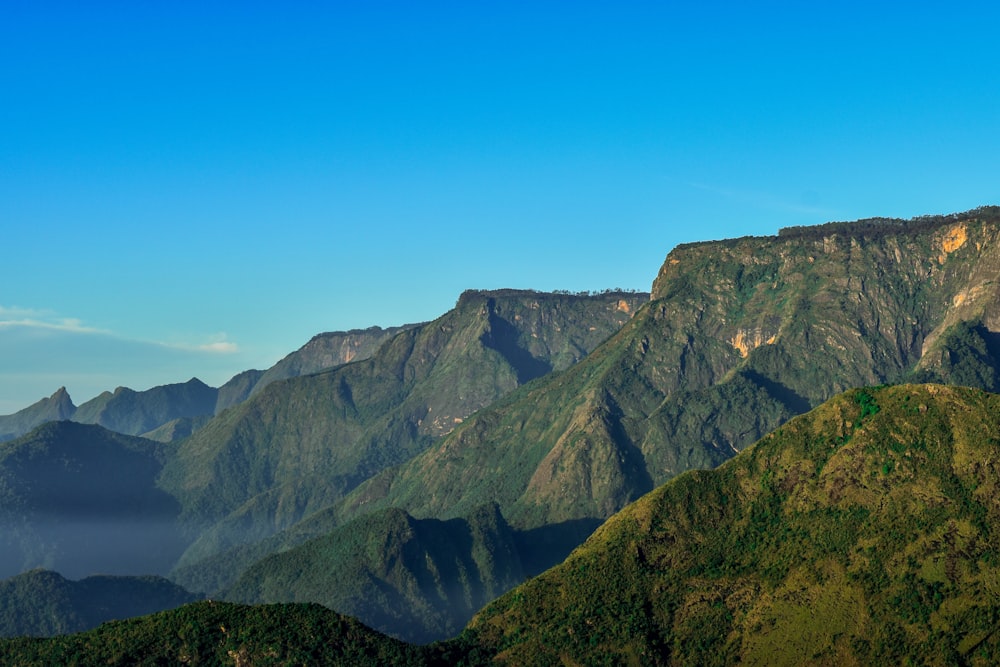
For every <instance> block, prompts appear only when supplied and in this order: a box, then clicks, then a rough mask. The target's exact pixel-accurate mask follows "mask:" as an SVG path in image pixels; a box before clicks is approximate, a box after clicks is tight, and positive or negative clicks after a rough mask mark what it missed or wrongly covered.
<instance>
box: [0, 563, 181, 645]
mask: <svg viewBox="0 0 1000 667" xmlns="http://www.w3.org/2000/svg"><path fill="white" fill-rule="evenodd" d="M197 599H198V597H197V596H195V595H192V594H191V593H189V592H187V591H186V590H184V589H183V588H181V587H180V586H177V585H175V584H172V583H171V582H169V581H167V580H166V579H162V578H159V577H112V576H92V577H87V578H86V579H83V580H81V581H70V580H67V579H64V578H63V577H62V576H60V575H59V574H57V573H55V572H50V571H46V570H33V571H31V572H26V573H24V574H20V575H18V576H16V577H12V578H10V579H6V580H3V581H0V637H14V636H18V635H31V636H48V635H55V634H65V633H70V632H80V631H82V630H89V629H90V628H93V627H96V626H97V625H99V624H101V623H104V622H105V621H110V620H112V619H116V618H128V617H131V616H141V615H143V614H151V613H153V612H157V611H161V610H163V609H171V608H173V607H179V606H180V605H182V604H186V603H188V602H193V601H195V600H197Z"/></svg>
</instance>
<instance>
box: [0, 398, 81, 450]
mask: <svg viewBox="0 0 1000 667" xmlns="http://www.w3.org/2000/svg"><path fill="white" fill-rule="evenodd" d="M74 412H76V406H75V405H73V400H72V399H71V398H70V397H69V392H67V391H66V387H60V388H59V389H58V390H57V391H56V392H55V393H54V394H52V395H51V396H49V397H48V398H43V399H42V400H40V401H38V402H37V403H33V404H32V405H29V406H28V407H26V408H24V409H23V410H19V411H17V412H15V413H14V414H12V415H3V416H0V442H2V441H4V440H13V439H14V438H19V437H21V436H22V435H24V434H25V433H27V432H29V431H31V430H32V429H34V428H36V427H38V426H41V425H42V424H44V423H45V422H51V421H61V420H64V419H70V418H71V417H72V416H73V413H74Z"/></svg>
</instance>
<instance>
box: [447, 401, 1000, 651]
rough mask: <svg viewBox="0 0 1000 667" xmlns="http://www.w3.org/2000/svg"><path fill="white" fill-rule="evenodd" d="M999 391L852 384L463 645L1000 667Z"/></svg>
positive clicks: (521, 598)
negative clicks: (998, 665) (998, 586)
mask: <svg viewBox="0 0 1000 667" xmlns="http://www.w3.org/2000/svg"><path fill="white" fill-rule="evenodd" d="M998 491H1000V396H997V395H994V394H986V393H983V392H981V391H979V390H973V389H959V388H947V387H942V386H935V385H928V386H912V385H904V386H899V387H892V388H882V389H873V390H857V391H852V392H848V393H847V394H846V395H844V396H841V397H838V398H837V399H835V400H833V401H830V402H829V403H827V404H825V405H823V406H822V407H820V408H818V409H816V410H814V411H812V412H810V413H809V414H807V415H805V416H802V417H799V418H797V419H795V420H793V421H792V422H790V423H789V424H787V425H785V426H784V427H782V428H781V429H779V430H778V431H777V432H775V433H773V434H771V435H769V436H768V437H767V438H765V439H764V440H763V441H761V442H760V443H759V444H757V445H756V447H754V448H753V449H751V450H750V451H747V452H745V453H743V454H742V455H740V456H739V457H737V458H736V459H735V460H733V461H731V462H729V463H727V464H726V465H724V466H722V467H720V468H719V469H717V470H713V471H708V472H692V473H689V474H687V475H684V476H682V477H680V478H678V479H676V480H674V481H673V482H671V483H668V484H666V485H664V486H663V487H661V488H659V489H657V490H656V491H655V492H653V493H651V494H650V495H648V496H646V497H644V498H642V499H641V500H640V501H639V502H637V503H635V504H633V505H631V506H629V507H628V508H627V509H626V510H625V511H623V512H621V513H620V514H619V515H617V516H615V517H614V518H613V519H612V520H610V521H608V522H607V524H605V525H604V526H603V527H602V528H601V529H599V530H598V531H597V532H596V533H595V534H594V535H593V537H592V538H591V539H590V540H589V541H588V542H587V543H586V544H584V545H583V546H582V547H581V548H580V549H578V550H577V551H576V552H575V553H574V554H573V555H572V556H571V557H570V558H569V559H567V560H566V562H565V563H563V564H562V565H560V566H558V567H556V568H554V569H553V570H551V571H549V572H547V573H546V574H544V575H542V576H540V577H538V578H536V579H534V580H531V581H529V582H528V583H526V584H525V585H523V586H520V587H518V588H517V589H515V590H513V591H511V592H510V593H508V594H507V595H505V596H503V597H502V598H501V599H500V600H498V601H497V602H495V603H494V604H492V605H490V606H489V607H488V608H487V609H486V610H485V611H483V612H482V613H481V614H480V615H478V616H477V618H476V619H475V620H474V621H473V623H472V624H471V627H470V629H469V631H468V632H467V633H466V635H465V636H464V637H463V641H465V642H466V643H467V644H469V645H477V646H479V647H480V649H481V650H482V649H486V648H488V652H489V653H492V654H495V655H498V656H502V657H503V659H504V660H505V661H508V662H510V663H513V664H559V663H560V662H561V663H563V664H622V663H624V662H629V661H632V662H635V663H637V664H698V665H711V664H720V665H721V664H734V663H737V662H739V663H741V664H761V665H765V664H766V665H779V664H788V665H793V664H804V663H812V664H817V663H819V664H839V665H843V664H907V663H908V662H910V663H912V664H983V665H986V664H995V663H996V661H997V659H1000V634H998V633H997V629H998V628H1000V592H998V591H997V590H996V587H995V582H996V581H997V578H998V576H1000V552H998V550H997V544H998V543H1000V542H998V535H997V532H996V531H997V526H1000V502H998V497H1000V495H998Z"/></svg>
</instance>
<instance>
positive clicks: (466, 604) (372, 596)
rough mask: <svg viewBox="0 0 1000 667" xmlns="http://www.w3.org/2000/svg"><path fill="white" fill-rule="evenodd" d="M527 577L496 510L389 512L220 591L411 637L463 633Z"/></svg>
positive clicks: (271, 560) (263, 565) (265, 564)
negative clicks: (327, 611)
mask: <svg viewBox="0 0 1000 667" xmlns="http://www.w3.org/2000/svg"><path fill="white" fill-rule="evenodd" d="M523 579H524V572H523V570H522V568H521V565H520V558H519V555H518V553H517V549H516V546H515V543H514V534H513V531H511V529H510V527H509V526H507V524H506V522H505V521H504V520H503V517H502V516H501V515H500V513H499V511H498V510H497V508H496V507H495V506H491V507H483V508H480V509H479V510H478V511H476V512H475V513H474V514H473V516H471V517H469V518H467V519H453V520H451V521H438V520H435V519H422V520H418V519H414V518H412V517H410V516H409V515H407V514H406V513H405V512H402V511H400V510H392V509H390V510H386V511H383V512H378V513H375V514H371V515H368V516H366V517H364V518H363V519H359V520H356V521H352V522H349V523H348V524H346V525H344V526H343V527H341V528H337V529H335V530H334V531H333V532H331V533H330V534H328V535H326V536H323V537H320V538H317V539H314V540H310V541H308V542H306V543H304V544H302V545H300V546H298V547H295V548H293V549H291V550H288V551H282V552H280V553H276V554H274V555H271V556H269V557H267V558H265V559H263V560H261V561H260V562H258V563H256V564H255V565H253V566H251V567H250V568H248V569H247V570H246V571H245V572H244V573H243V574H242V576H241V577H240V578H239V580H238V581H237V582H236V583H235V584H234V585H233V586H232V587H230V588H229V589H228V590H226V591H225V592H223V593H222V594H221V595H222V597H224V598H225V599H227V600H232V601H236V602H251V603H261V602H317V603H320V604H323V605H324V606H326V607H328V608H331V609H336V610H337V611H339V612H342V613H347V614H350V615H351V616H354V617H356V618H358V619H359V620H360V621H362V622H363V623H365V624H366V625H368V626H370V627H372V628H375V629H376V630H379V631H380V632H384V633H386V634H389V635H393V636H396V637H399V638H400V639H404V640H407V641H411V642H416V643H427V642H429V641H432V640H436V639H445V638H447V637H450V636H452V635H454V634H456V633H457V632H458V631H459V630H460V629H461V628H462V626H464V625H465V624H466V623H467V622H468V620H469V619H470V618H471V617H472V614H473V613H475V612H476V611H478V610H479V609H480V608H481V607H482V606H483V605H485V604H486V603H487V602H489V601H490V600H492V599H494V598H495V597H497V596H498V595H500V594H501V593H503V592H506V591H507V590H508V589H510V588H512V587H513V586H515V585H516V584H518V583H520V582H521V581H523Z"/></svg>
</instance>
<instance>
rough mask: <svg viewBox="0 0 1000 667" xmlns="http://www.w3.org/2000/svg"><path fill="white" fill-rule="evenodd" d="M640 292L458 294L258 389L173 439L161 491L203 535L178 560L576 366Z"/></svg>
mask: <svg viewBox="0 0 1000 667" xmlns="http://www.w3.org/2000/svg"><path fill="white" fill-rule="evenodd" d="M647 298H648V297H647V295H645V294H626V293H607V294H601V295H595V296H579V295H569V294H545V293H539V292H530V291H517V290H499V291H493V292H466V293H464V294H463V295H462V296H461V298H460V299H459V301H458V303H457V305H456V307H455V309H454V310H452V311H449V312H448V313H447V314H445V315H443V316H442V317H440V318H438V319H437V320H435V321H433V322H430V323H428V324H425V325H421V326H416V327H413V328H410V329H406V330H404V331H402V332H400V333H399V334H397V335H396V336H394V337H393V338H391V339H390V340H388V341H387V342H386V343H384V344H383V345H382V347H381V348H379V351H378V353H377V354H376V355H375V356H373V357H371V358H370V359H366V360H363V361H359V362H354V363H349V364H346V365H344V366H340V367H337V368H334V369H332V370H329V371H325V372H322V373H317V374H314V375H308V376H302V377H298V378H291V379H288V380H283V381H278V382H274V383H272V384H270V385H268V386H267V387H266V388H265V389H264V390H263V391H261V392H260V393H259V394H256V395H254V396H253V397H251V398H250V399H249V400H248V401H246V402H244V403H242V404H240V405H238V406H235V407H233V408H232V409H230V410H227V411H225V412H223V413H222V414H221V415H219V416H218V417H216V418H215V419H213V420H212V421H211V422H209V423H208V424H207V425H206V426H204V427H203V428H201V429H200V430H198V431H197V432H195V433H194V435H192V436H191V437H190V438H188V439H187V440H185V441H183V442H182V443H181V444H180V447H179V450H178V452H177V455H176V456H174V457H173V458H172V459H171V461H170V462H169V463H168V465H167V466H166V467H165V469H164V473H163V475H162V477H161V484H162V485H163V488H165V489H167V490H168V491H169V492H170V493H172V494H173V495H174V496H175V497H177V498H179V499H180V500H181V502H182V503H183V505H184V518H185V520H186V522H187V524H188V526H189V527H191V529H192V531H194V532H195V533H199V534H201V537H200V539H199V540H198V542H197V543H196V544H195V545H194V546H193V547H192V549H191V551H190V552H189V553H188V554H187V555H186V557H185V560H184V563H190V562H193V561H194V560H198V559H200V558H204V557H207V556H210V555H212V554H213V553H216V552H218V551H220V550H222V549H224V548H227V547H229V546H233V545H235V544H239V543H242V542H248V541H253V540H256V539H260V538H262V537H265V536H266V535H268V534H270V533H271V532H274V531H275V530H277V529H281V528H283V527H286V526H288V525H291V524H292V523H293V522H295V521H297V520H298V519H299V518H301V517H302V516H304V515H305V514H306V513H308V512H312V511H315V510H319V509H322V508H324V507H326V506H329V505H330V504H332V503H333V502H335V501H336V500H338V499H339V498H340V497H342V496H343V494H344V493H346V492H348V491H350V490H351V489H352V488H354V487H355V486H356V485H357V484H359V483H361V482H362V481H364V480H365V479H367V478H369V477H371V476H372V475H374V474H376V473H378V472H379V471H380V470H382V469H384V468H386V467H389V466H392V465H397V464H399V463H402V462H404V461H406V460H408V459H409V458H411V457H413V456H414V455H416V454H418V453H419V452H421V451H423V450H424V449H426V448H427V447H428V446H429V445H430V444H431V443H433V442H434V441H435V440H436V439H438V438H440V437H442V436H444V435H445V434H447V433H449V432H450V431H452V430H453V429H454V428H455V427H456V426H457V425H459V424H461V423H462V421H463V420H464V419H465V418H466V417H468V415H469V414H471V413H472V412H474V411H476V410H478V409H480V408H482V407H484V406H486V405H489V404H490V403H492V402H493V401H495V400H496V399H497V398H498V397H500V396H502V395H504V394H506V393H508V392H510V391H511V390H513V389H515V388H517V387H518V386H519V385H521V384H522V383H525V382H528V381H530V380H532V379H535V378H537V377H539V376H541V375H543V374H545V373H547V372H549V371H550V370H552V369H560V368H565V367H567V366H569V365H570V364H572V363H573V362H575V361H577V360H579V359H580V358H582V357H583V356H584V355H585V354H586V353H587V352H588V351H589V350H591V349H593V348H594V347H596V346H597V345H598V344H600V343H601V342H602V341H603V340H604V339H606V338H607V337H608V336H609V335H610V334H611V333H613V332H614V331H616V330H618V329H619V328H620V327H621V326H622V325H623V324H624V323H625V322H626V321H627V320H628V319H629V318H630V317H631V315H632V313H633V312H634V310H635V309H636V308H638V307H639V306H640V305H641V304H642V303H644V302H645V301H646V300H647ZM473 509H474V508H469V512H467V513H470V512H471V511H472V510H473ZM206 529H207V532H203V531H206Z"/></svg>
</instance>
